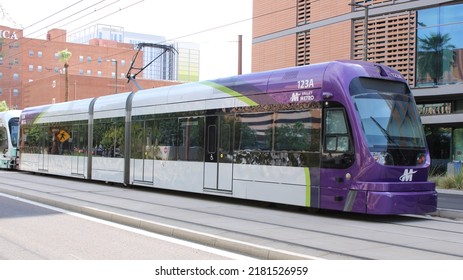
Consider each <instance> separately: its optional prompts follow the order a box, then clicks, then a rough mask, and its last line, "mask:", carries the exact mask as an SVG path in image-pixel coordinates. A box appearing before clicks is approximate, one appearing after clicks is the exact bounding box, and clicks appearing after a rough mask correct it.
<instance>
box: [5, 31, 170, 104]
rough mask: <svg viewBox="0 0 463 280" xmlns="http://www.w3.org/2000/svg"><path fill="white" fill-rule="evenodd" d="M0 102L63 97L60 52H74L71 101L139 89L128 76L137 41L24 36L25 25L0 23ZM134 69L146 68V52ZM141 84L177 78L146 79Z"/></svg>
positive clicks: (48, 100)
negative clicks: (73, 40)
mask: <svg viewBox="0 0 463 280" xmlns="http://www.w3.org/2000/svg"><path fill="white" fill-rule="evenodd" d="M0 34H1V38H0V40H1V44H0V46H1V49H0V100H5V101H6V103H7V104H8V106H9V107H10V108H18V109H22V108H25V107H29V106H35V105H42V104H49V103H52V102H64V101H65V89H66V86H65V85H66V82H65V81H66V78H65V76H66V75H65V69H64V62H63V61H60V57H59V53H60V52H61V51H63V50H65V49H67V50H68V51H69V52H71V54H72V55H71V57H70V59H69V61H68V65H69V67H68V73H69V78H68V81H69V83H68V100H74V99H83V98H89V97H96V96H102V95H108V94H114V93H116V92H118V93H119V92H127V91H131V90H136V87H135V86H134V85H132V83H127V79H126V78H125V76H126V74H127V71H128V69H129V67H130V65H131V63H132V59H133V57H134V54H135V52H136V50H134V46H133V44H128V43H119V42H116V41H111V40H101V39H92V40H90V41H89V44H77V43H69V42H67V41H66V31H65V30H61V29H53V30H50V31H48V33H47V36H46V40H42V39H34V38H26V37H23V31H22V30H21V29H14V28H10V27H7V26H0ZM134 66H135V67H138V68H141V67H142V55H139V56H138V57H137V60H136V61H135V63H134ZM137 81H138V82H139V84H140V86H141V87H142V88H150V87H160V86H166V85H172V84H177V83H178V82H172V81H160V80H143V79H140V80H138V79H137Z"/></svg>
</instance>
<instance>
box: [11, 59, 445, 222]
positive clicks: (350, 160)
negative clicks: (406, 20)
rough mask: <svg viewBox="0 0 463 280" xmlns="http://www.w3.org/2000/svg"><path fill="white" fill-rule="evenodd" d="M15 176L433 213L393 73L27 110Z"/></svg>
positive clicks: (280, 73) (414, 130) (289, 79)
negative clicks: (21, 172)
mask: <svg viewBox="0 0 463 280" xmlns="http://www.w3.org/2000/svg"><path fill="white" fill-rule="evenodd" d="M19 145H20V152H21V153H20V162H19V169H20V170H24V171H31V172H36V173H46V174H56V175H60V176H69V177H79V178H85V179H89V180H98V181H105V182H114V183H121V184H124V185H138V186H145V187H155V188H162V189H170V190H178V191H186V192H194V193H203V194H211V195H220V196H228V197H235V198H241V199H250V200H258V201H267V202H275V203H281V204H289V205H297V206H303V207H312V208H321V209H333V210H340V211H348V212H358V213H367V214H404V213H407V214H422V213H429V212H434V211H435V210H436V205H437V193H436V191H435V185H434V183H432V182H428V181H427V178H428V170H429V165H430V156H429V152H428V149H427V146H426V140H425V136H424V132H423V128H422V125H421V121H420V117H419V115H418V112H417V109H416V104H415V101H414V98H413V96H412V94H411V92H410V89H409V87H408V86H407V84H406V81H405V80H404V79H403V78H402V76H401V75H400V74H399V73H398V72H397V71H395V70H393V69H391V68H389V67H386V66H383V65H379V64H374V63H369V62H361V61H334V62H328V63H321V64H313V65H308V66H301V67H294V68H287V69H281V70H274V71H268V72H262V73H253V74H247V75H241V76H234V77H229V78H224V79H217V80H211V81H203V82H196V83H188V84H182V85H175V86H170V87H162V88H154V89H146V90H140V91H138V92H127V93H121V94H116V95H108V96H102V97H98V98H90V99H84V100H77V101H72V102H65V103H58V104H50V105H45V106H38V107H32V108H25V109H24V110H23V111H22V112H21V115H20V135H19Z"/></svg>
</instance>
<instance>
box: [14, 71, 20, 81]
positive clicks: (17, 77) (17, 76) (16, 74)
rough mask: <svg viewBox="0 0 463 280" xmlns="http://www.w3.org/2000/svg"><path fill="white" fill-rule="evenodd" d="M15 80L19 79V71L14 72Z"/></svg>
mask: <svg viewBox="0 0 463 280" xmlns="http://www.w3.org/2000/svg"><path fill="white" fill-rule="evenodd" d="M13 80H15V81H17V80H19V74H18V73H14V74H13Z"/></svg>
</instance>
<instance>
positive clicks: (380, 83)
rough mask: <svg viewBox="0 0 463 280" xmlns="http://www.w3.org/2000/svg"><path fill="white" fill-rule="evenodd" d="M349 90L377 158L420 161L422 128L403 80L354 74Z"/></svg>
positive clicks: (408, 163)
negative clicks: (379, 78)
mask: <svg viewBox="0 0 463 280" xmlns="http://www.w3.org/2000/svg"><path fill="white" fill-rule="evenodd" d="M350 94H351V96H352V98H353V100H354V104H355V107H356V109H357V113H358V115H359V117H360V120H361V124H362V128H363V132H364V134H365V137H366V142H367V144H368V148H369V149H370V152H371V154H372V156H373V157H374V158H375V160H376V161H377V162H379V163H381V164H384V165H405V166H413V165H418V164H421V163H423V162H424V160H425V147H426V146H425V138H424V133H423V128H422V126H421V121H420V118H419V115H418V112H417V110H416V105H415V102H414V99H413V96H412V95H411V93H410V90H409V88H408V87H407V85H406V84H404V83H401V82H395V81H386V80H378V79H368V78H357V79H355V80H353V81H352V83H351V85H350Z"/></svg>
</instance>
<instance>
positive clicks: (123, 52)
mask: <svg viewBox="0 0 463 280" xmlns="http://www.w3.org/2000/svg"><path fill="white" fill-rule="evenodd" d="M104 1H105V0H102V1H100V2H98V3H96V4H93V5H92V6H91V7H93V6H96V5H98V4H100V3H102V2H104ZM118 1H120V0H117V1H115V2H118ZM143 1H144V0H140V1H137V2H133V3H131V4H129V5H127V6H125V7H123V8H119V9H118V10H116V11H114V12H111V13H108V14H106V15H104V16H101V17H100V18H98V19H95V20H92V21H90V22H88V23H85V24H83V25H81V26H79V27H76V28H74V29H72V30H70V31H71V32H72V31H77V30H79V29H83V28H85V27H88V26H90V25H91V24H94V23H95V22H98V21H100V20H102V19H104V18H106V17H109V16H112V15H114V14H116V13H119V12H121V11H123V10H126V9H128V8H131V7H133V6H135V5H137V4H139V3H141V2H143ZM317 1H319V0H314V1H312V2H317ZM79 2H81V1H78V2H77V3H79ZM115 2H112V3H110V4H108V5H106V6H104V7H102V8H100V9H99V10H102V9H104V8H107V7H109V6H111V5H113V4H114V3H115ZM77 3H74V4H72V5H70V6H68V7H67V8H69V7H72V6H74V5H76V4H77ZM296 7H297V5H295V6H291V7H287V8H284V9H280V10H277V11H272V12H268V13H264V14H261V15H257V16H252V17H250V18H246V19H242V20H238V21H234V22H230V23H227V24H222V25H219V26H214V27H211V28H207V29H203V30H200V31H197V32H193V33H189V34H185V35H181V36H178V37H174V38H168V39H166V40H163V41H159V42H157V43H159V44H163V43H168V42H172V41H176V40H179V39H183V38H187V37H191V36H194V35H198V34H202V33H206V32H210V31H213V30H218V29H221V28H226V27H229V26H232V25H236V24H240V23H243V22H246V21H250V20H254V19H257V18H261V17H265V16H271V15H274V14H277V13H281V12H284V11H288V10H291V9H294V8H296ZM67 8H64V9H62V10H60V11H58V12H56V13H54V14H52V15H50V16H48V17H46V18H44V19H42V20H39V21H38V22H36V23H34V24H31V25H30V26H29V27H31V26H33V25H35V24H38V23H40V22H43V21H44V20H46V19H48V18H51V17H53V16H55V15H57V14H59V13H61V12H64V11H65V10H66V9H67ZM88 8H89V7H87V8H84V9H82V10H80V11H79V12H76V13H74V14H73V15H76V14H78V13H80V12H82V11H84V10H86V9H88ZM96 11H97V10H95V11H93V12H92V13H89V14H86V15H83V16H82V17H80V18H78V19H74V20H72V21H70V22H67V23H65V24H63V25H61V26H60V27H63V26H66V25H69V24H71V23H73V22H75V21H77V20H80V19H83V18H85V17H87V16H89V15H91V14H93V13H94V12H96ZM68 18H69V17H68ZM62 20H64V19H62ZM62 20H59V21H57V22H55V23H54V24H56V23H58V22H60V21H62ZM45 28H47V27H45ZM61 36H65V34H63V35H61ZM58 37H60V36H58ZM29 39H31V38H29ZM48 42H49V41H45V42H44V43H43V44H47V43H48ZM129 52H133V50H132V49H131V50H123V51H121V52H118V53H115V54H112V55H109V56H107V57H102V59H108V58H110V56H115V55H123V54H126V53H129ZM79 64H81V63H78V64H74V65H72V66H77V65H79Z"/></svg>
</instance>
